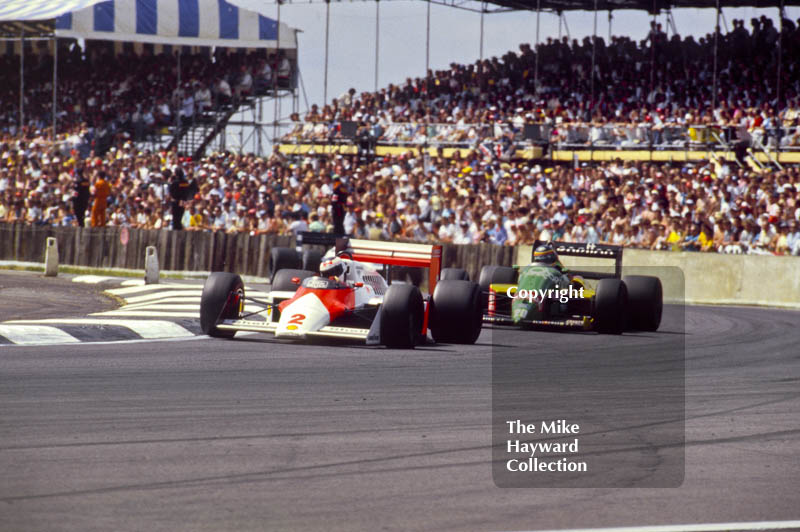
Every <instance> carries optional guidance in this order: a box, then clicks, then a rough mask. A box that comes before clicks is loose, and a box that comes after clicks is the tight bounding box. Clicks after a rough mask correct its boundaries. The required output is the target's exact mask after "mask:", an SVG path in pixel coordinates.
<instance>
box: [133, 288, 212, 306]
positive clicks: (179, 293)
mask: <svg viewBox="0 0 800 532" xmlns="http://www.w3.org/2000/svg"><path fill="white" fill-rule="evenodd" d="M202 293H203V290H202V288H195V289H188V290H169V291H164V292H155V293H153V294H143V295H141V296H122V298H123V299H124V300H125V302H126V303H128V304H133V303H144V302H146V301H158V300H159V299H166V298H168V297H200V296H201V294H202Z"/></svg>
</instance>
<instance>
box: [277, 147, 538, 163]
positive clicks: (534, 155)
mask: <svg viewBox="0 0 800 532" xmlns="http://www.w3.org/2000/svg"><path fill="white" fill-rule="evenodd" d="M278 149H279V150H280V152H281V153H283V154H285V155H322V154H324V155H355V154H357V153H358V148H357V147H356V146H353V145H351V144H281V145H280V146H279V147H278ZM424 149H425V148H420V147H418V146H378V147H376V148H375V154H376V155H377V156H379V157H384V156H386V155H403V154H405V153H410V154H412V155H419V154H421V153H422V151H423V150H424ZM312 151H313V153H312ZM472 151H473V150H471V149H469V148H444V149H442V156H443V157H445V158H446V159H452V158H453V157H456V156H458V157H461V158H462V159H463V158H466V157H467V156H468V155H469V154H470V153H471V152H472ZM543 153H544V151H543V150H542V148H541V147H539V146H533V147H531V148H526V149H524V150H517V152H516V153H515V154H514V158H515V159H526V160H533V159H541V158H542V155H543ZM428 155H430V156H431V157H436V156H437V155H438V149H437V148H428Z"/></svg>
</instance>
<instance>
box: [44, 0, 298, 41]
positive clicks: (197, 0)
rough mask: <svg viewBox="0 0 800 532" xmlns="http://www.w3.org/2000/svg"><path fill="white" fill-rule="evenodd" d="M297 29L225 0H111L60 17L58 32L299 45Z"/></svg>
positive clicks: (112, 38) (123, 38)
mask: <svg viewBox="0 0 800 532" xmlns="http://www.w3.org/2000/svg"><path fill="white" fill-rule="evenodd" d="M296 32H297V30H295V29H294V28H290V27H289V26H287V25H286V24H283V23H280V25H279V24H278V22H277V21H276V20H273V19H271V18H268V17H265V16H263V15H259V14H258V13H255V12H253V11H249V10H247V9H244V8H241V7H238V6H236V5H233V4H232V3H228V2H226V1H225V0H106V1H103V2H99V3H96V4H94V5H92V6H89V7H86V8H83V9H79V10H77V11H70V12H67V13H63V14H62V15H60V16H58V17H57V18H56V19H55V33H56V36H58V37H66V38H76V39H99V40H107V41H126V42H134V43H137V42H138V43H152V44H169V45H182V46H215V47H227V48H277V47H278V46H277V45H278V38H280V48H282V49H296V48H297V34H296Z"/></svg>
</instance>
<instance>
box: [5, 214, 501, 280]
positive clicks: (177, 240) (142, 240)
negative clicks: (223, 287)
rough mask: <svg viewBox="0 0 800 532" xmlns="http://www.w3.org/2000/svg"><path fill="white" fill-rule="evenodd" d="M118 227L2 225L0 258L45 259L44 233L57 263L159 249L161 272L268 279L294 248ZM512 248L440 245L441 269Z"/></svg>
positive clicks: (130, 256) (122, 262)
mask: <svg viewBox="0 0 800 532" xmlns="http://www.w3.org/2000/svg"><path fill="white" fill-rule="evenodd" d="M120 235H121V229H120V228H119V227H104V228H96V229H92V228H79V227H41V226H31V225H26V224H4V223H0V260H9V261H19V262H38V263H41V262H44V250H45V243H46V241H47V237H50V236H52V237H55V238H56V239H57V240H58V250H59V262H60V264H66V265H72V266H88V267H93V268H124V269H131V270H141V269H144V254H145V248H146V247H147V246H155V247H156V249H157V250H158V264H159V266H160V268H161V269H162V270H174V271H230V272H236V273H239V274H242V275H253V276H258V277H266V276H267V275H268V274H269V272H268V271H267V269H268V262H269V254H270V250H271V249H272V248H273V247H294V245H295V242H294V238H293V237H287V236H273V235H260V236H250V235H248V234H225V233H210V232H199V231H169V230H160V231H156V230H144V229H129V230H128V235H129V238H128V243H127V245H122V242H121V240H120ZM513 261H514V249H513V248H510V247H502V246H492V245H489V244H476V245H470V246H456V245H452V244H448V245H445V246H443V250H442V264H443V266H444V267H460V268H464V269H465V270H467V272H468V273H469V274H470V277H471V278H473V279H477V278H478V274H479V273H480V269H481V266H482V265H483V264H503V265H507V266H510V265H511V264H513Z"/></svg>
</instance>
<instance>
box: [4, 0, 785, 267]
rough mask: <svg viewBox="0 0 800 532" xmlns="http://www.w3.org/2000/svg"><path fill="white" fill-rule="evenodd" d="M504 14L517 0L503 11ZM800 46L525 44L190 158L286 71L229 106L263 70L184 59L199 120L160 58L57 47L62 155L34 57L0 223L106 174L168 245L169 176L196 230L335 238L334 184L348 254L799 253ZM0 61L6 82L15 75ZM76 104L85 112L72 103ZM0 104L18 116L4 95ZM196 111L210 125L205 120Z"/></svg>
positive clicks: (48, 218) (119, 210)
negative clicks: (563, 247) (508, 249)
mask: <svg viewBox="0 0 800 532" xmlns="http://www.w3.org/2000/svg"><path fill="white" fill-rule="evenodd" d="M119 1H121V0H117V2H119ZM693 5H695V4H693ZM696 5H699V4H696ZM537 6H538V7H539V8H540V9H544V8H549V9H571V8H576V9H577V8H581V7H586V4H585V3H584V4H580V3H577V2H574V3H571V4H569V3H564V4H560V5H555V4H548V3H545V2H544V1H542V2H540V3H538V4H537ZM509 7H518V8H529V7H530V4H528V3H517V4H516V5H514V6H510V5H509V4H506V3H503V2H500V3H498V4H497V8H498V9H506V8H509ZM594 7H597V8H605V7H608V5H607V4H603V5H602V7H601V6H594ZM656 7H657V8H664V7H665V6H660V5H657V6H656ZM482 11H488V7H487V6H486V5H484V8H483V9H482ZM798 45H800V30H799V29H798V27H797V26H796V25H795V24H794V23H793V22H792V21H789V20H786V19H784V20H782V22H781V23H780V24H778V25H777V27H776V26H775V25H774V24H773V23H772V22H771V21H770V20H769V19H767V18H766V17H764V18H763V19H760V20H756V21H755V22H754V23H751V28H750V30H748V29H747V28H745V27H744V22H743V21H741V22H740V21H737V22H736V23H735V24H734V29H732V30H731V31H729V32H727V33H725V34H722V33H721V32H718V35H717V37H716V38H715V39H713V40H711V41H709V40H700V41H698V42H696V41H694V40H693V39H691V38H685V39H682V38H681V37H679V36H678V35H673V36H672V38H671V39H666V36H665V35H662V34H661V33H659V29H658V27H657V26H654V27H653V31H652V33H651V38H650V39H649V40H648V41H647V42H645V43H636V42H634V41H632V40H630V39H628V38H626V37H624V36H617V37H613V38H612V39H610V41H609V42H608V43H604V42H603V41H602V40H601V39H599V38H595V39H587V40H585V41H584V42H582V43H581V42H577V41H574V42H569V40H562V41H556V40H549V41H546V42H542V43H538V44H536V43H535V44H534V46H529V45H523V46H521V47H520V50H519V51H518V52H511V51H509V52H508V53H507V54H505V55H504V56H503V57H502V58H497V59H495V58H492V59H481V60H480V61H478V62H476V63H474V64H471V65H451V67H450V69H448V70H442V71H435V72H434V71H430V72H429V74H428V75H427V76H426V77H423V78H416V79H412V80H408V81H407V82H406V83H404V84H399V85H394V84H392V85H389V86H387V87H385V88H381V89H378V90H375V91H373V92H361V93H356V92H355V91H351V92H349V93H347V94H346V95H343V96H342V97H339V98H336V99H334V100H332V101H329V102H323V103H322V104H321V105H320V104H315V105H313V106H311V108H310V109H308V110H307V112H305V113H303V114H302V116H301V113H299V112H297V109H296V106H294V107H293V111H295V112H293V113H292V116H291V122H292V127H291V128H290V130H289V132H288V133H287V134H286V135H285V136H284V137H283V138H282V139H281V143H280V144H279V145H277V146H276V147H275V148H276V149H275V150H273V152H272V154H271V155H270V156H268V157H256V156H254V155H243V154H235V153H231V152H230V151H226V150H225V149H224V148H225V147H224V146H219V145H218V146H216V148H215V149H213V153H211V154H210V155H208V156H201V154H200V152H201V151H202V147H203V146H201V145H199V144H197V143H191V142H188V141H187V143H186V144H181V143H180V139H188V138H191V134H190V132H191V131H192V130H193V129H195V128H199V127H201V126H202V127H206V128H210V129H209V130H208V132H207V133H200V134H199V137H202V138H203V139H207V138H208V136H209V135H211V134H212V133H214V134H216V133H218V132H219V127H220V124H221V123H222V122H225V123H229V122H228V120H229V119H230V117H231V116H233V111H235V110H236V109H241V108H242V106H245V107H246V106H248V105H249V106H250V107H249V108H250V109H256V108H257V106H256V105H254V104H253V103H252V102H253V101H254V99H255V98H257V97H258V96H275V94H274V92H275V89H276V88H278V87H280V83H284V84H285V85H284V87H286V90H289V91H291V90H294V91H296V85H293V83H294V81H293V80H291V78H284V80H283V81H282V82H280V81H277V80H279V79H280V77H279V76H272V77H271V78H269V79H270V80H272V84H271V85H270V83H264V80H263V79H262V80H261V89H259V88H258V86H259V79H258V76H253V75H252V72H250V73H251V77H253V79H252V84H251V92H250V93H249V94H247V93H245V92H244V91H241V90H240V91H239V92H238V94H237V88H239V89H241V88H242V85H241V84H239V85H237V83H236V82H234V83H228V85H229V87H228V91H227V92H226V91H224V90H220V89H219V81H218V79H219V78H225V79H238V80H241V79H243V77H244V76H241V77H236V76H239V75H240V74H241V73H242V71H243V69H244V70H253V69H254V70H256V71H257V70H258V68H261V69H262V71H263V70H264V65H265V64H269V61H268V60H266V61H265V59H264V57H263V55H259V54H260V52H259V51H257V50H256V51H249V52H243V51H242V52H237V53H233V54H224V55H222V56H219V55H213V56H212V55H211V54H207V53H205V52H204V51H203V50H202V48H199V49H195V50H186V51H185V54H184V53H183V52H182V53H181V54H180V55H179V56H178V57H180V58H181V61H183V62H188V64H189V65H190V66H189V67H188V68H187V69H186V72H191V73H192V74H191V75H192V76H193V77H194V79H192V78H189V79H185V78H184V79H182V80H181V81H182V82H183V83H187V82H188V83H190V84H193V83H195V82H196V83H198V84H199V85H200V86H199V89H200V90H201V91H202V90H203V89H204V88H208V89H209V90H210V92H211V93H212V97H211V101H212V103H211V105H210V106H209V107H208V108H207V109H203V110H202V111H201V112H199V113H198V107H197V102H198V101H205V98H204V97H200V98H198V97H197V87H194V86H192V85H190V86H189V87H186V86H184V87H180V84H178V85H176V84H175V82H176V81H177V79H175V78H176V77H177V76H174V75H172V74H171V67H169V66H167V67H165V66H164V65H163V61H160V60H159V57H161V58H163V55H159V52H162V51H163V49H161V50H156V49H155V48H154V49H153V50H152V51H149V50H147V49H146V48H144V47H143V45H142V50H143V52H144V53H141V54H137V55H134V54H133V53H132V52H131V50H130V49H128V50H126V49H125V45H118V46H117V47H115V48H114V49H113V50H112V49H109V48H108V47H107V46H106V47H105V48H103V47H102V46H98V47H95V45H90V46H87V48H86V49H87V50H88V51H89V53H83V54H81V53H79V52H78V50H77V49H76V48H74V47H66V48H65V49H64V50H63V51H59V52H58V54H57V55H58V57H59V60H58V64H59V65H61V64H63V65H64V68H60V71H61V72H62V77H61V79H62V82H63V84H64V88H63V89H62V88H60V90H61V94H62V96H64V98H65V100H67V101H66V103H65V104H61V105H59V106H58V108H59V109H60V111H59V120H60V121H63V125H62V126H61V127H63V129H59V131H63V133H64V135H63V137H64V138H62V139H61V140H60V142H56V143H53V142H51V141H50V140H49V139H48V133H47V131H46V129H47V124H48V123H49V122H48V120H47V119H46V117H47V111H48V105H47V100H46V99H45V97H44V96H43V94H47V92H48V88H47V77H46V74H47V73H48V72H49V71H50V70H51V65H52V61H51V63H50V66H48V63H47V62H46V61H45V60H42V61H40V62H39V63H38V64H36V63H35V66H34V67H33V68H32V70H31V71H30V72H29V74H28V75H29V76H31V77H29V78H28V79H36V80H38V83H37V85H36V87H37V88H36V89H34V91H31V92H30V93H26V95H27V94H30V95H31V96H28V97H27V99H28V100H29V102H30V103H29V107H30V113H31V114H32V115H33V116H35V117H36V120H38V121H39V122H38V123H37V124H36V126H37V127H35V128H31V129H28V130H27V131H26V132H25V133H24V134H22V135H20V132H19V130H18V129H14V128H13V126H12V127H9V128H8V130H7V132H6V133H4V136H3V137H2V138H0V151H2V159H3V161H2V162H1V163H0V194H2V200H3V201H2V204H0V205H1V206H2V207H1V208H0V220H5V221H9V222H26V223H35V224H55V225H64V224H74V223H76V220H75V216H74V215H73V214H71V210H72V208H71V204H70V201H71V200H70V198H71V191H72V186H73V181H74V178H75V176H76V175H81V174H83V175H87V176H89V177H95V176H96V175H99V173H100V172H105V173H106V174H107V175H108V176H110V178H111V180H112V183H113V189H114V193H113V195H114V202H113V204H112V206H111V208H110V210H111V213H110V214H111V216H110V219H111V223H113V224H116V225H128V226H132V227H143V228H152V229H160V228H165V227H167V226H169V225H170V224H171V223H172V220H171V219H170V216H171V214H170V212H169V210H168V209H166V208H165V205H166V202H167V200H168V197H167V195H166V192H165V189H164V186H163V183H164V181H165V180H166V179H168V178H169V175H170V174H171V173H172V172H173V171H174V168H175V167H176V166H179V167H181V168H182V169H183V170H184V171H185V172H186V173H187V175H188V177H189V178H190V179H195V180H196V181H197V183H198V185H199V187H198V192H197V194H196V196H195V197H194V198H192V199H189V200H188V201H186V207H187V208H186V212H185V214H184V220H183V225H184V226H185V227H186V228H188V229H189V230H209V231H226V232H245V233H250V234H270V233H280V234H291V233H296V232H298V231H301V230H304V229H307V228H310V229H312V230H326V229H330V227H331V226H332V218H331V210H330V207H331V192H332V186H333V181H334V179H336V178H339V179H342V180H343V181H345V182H346V184H347V187H348V189H349V201H348V213H347V216H346V219H345V228H346V230H347V231H348V233H351V234H355V235H357V236H359V237H362V238H380V239H406V240H414V241H443V242H454V243H475V242H488V243H493V244H500V245H517V244H526V243H531V242H533V241H534V240H535V239H537V238H539V239H542V238H544V239H546V238H557V239H564V240H574V241H588V242H608V243H614V244H621V245H627V246H634V247H644V248H649V249H665V250H666V249H683V250H696V251H719V252H730V253H776V254H795V255H800V229H799V228H798V222H800V205H798V193H800V170H798V167H797V166H796V164H795V163H797V162H798V158H799V157H798V156H800V136H799V135H798V127H800V122H798V120H800V99H798V96H799V95H800V64H798V61H797V58H796V57H794V56H793V54H792V53H790V52H791V50H795V49H797V47H798ZM60 46H61V45H60ZM133 46H134V51H135V50H136V47H137V46H139V45H136V44H134V45H133ZM164 46H167V45H164ZM117 48H119V49H117ZM280 48H281V49H282V45H281V47H280ZM267 49H269V48H267ZM278 51H280V50H278ZM126 54H128V55H126ZM45 55H46V54H45ZM267 57H268V56H267ZM295 57H296V56H295ZM123 59H124V61H125V64H126V65H129V67H128V72H134V73H135V74H134V78H133V79H140V80H146V81H147V82H148V83H149V84H151V85H154V86H156V87H157V90H155V91H154V96H153V98H154V99H153V101H152V105H153V108H154V109H156V110H163V111H161V113H162V115H165V116H161V117H159V116H155V115H154V116H153V119H154V122H153V123H154V131H156V132H159V131H166V132H167V133H168V136H169V140H168V141H167V142H165V143H162V144H158V142H154V141H152V140H148V139H144V142H151V144H150V145H149V146H146V145H144V144H142V141H143V139H142V135H145V136H147V135H150V137H148V138H149V139H152V138H153V133H152V131H153V130H150V131H144V130H138V129H137V128H136V123H137V121H136V120H135V119H134V115H135V113H136V110H135V109H134V108H135V106H136V105H137V104H138V103H139V101H138V100H137V99H136V98H135V97H133V96H131V95H129V94H128V91H127V90H126V89H129V88H130V87H129V86H126V85H125V83H126V79H122V78H119V77H117V75H118V71H119V69H118V68H114V63H113V61H115V60H116V61H120V60H123ZM5 61H6V63H5V64H4V65H3V66H2V68H3V69H4V72H5V71H6V70H5V69H6V68H10V65H11V63H10V62H9V61H10V60H9V59H5ZM12 62H13V61H12ZM184 64H186V63H184ZM712 64H713V65H715V66H714V67H713V68H710V67H709V65H712ZM253 65H255V66H253ZM269 70H270V71H272V72H274V71H275V70H278V71H279V70H280V69H279V68H278V67H277V66H276V67H275V68H273V67H270V69H269ZM295 70H296V69H295ZM37 71H39V73H38V74H37ZM589 73H594V75H589ZM93 74H94V78H92V75H93ZM37 75H38V76H39V77H38V78H35V77H33V76H37ZM70 76H74V77H70ZM83 79H88V82H84V83H83V84H79V80H83ZM772 80H774V81H775V82H774V83H772ZM778 80H780V81H778ZM245 85H246V84H245ZM13 86H14V83H12V84H11V85H8V86H6V87H4V88H3V90H4V94H6V95H9V94H12V93H13V90H12V89H13ZM214 87H216V88H217V91H216V92H215V91H214V90H213V88H214ZM715 87H716V88H717V90H714V88H715ZM87 88H89V89H91V90H88V91H87V90H86V89H87ZM187 88H188V89H190V90H189V91H187V90H186V89H187ZM37 90H38V91H39V92H40V93H41V94H40V95H36V94H37V92H36V91H37ZM179 90H182V91H183V92H182V93H178V95H179V97H177V98H176V91H179ZM192 91H194V92H192ZM270 91H272V92H270ZM85 92H89V95H85V94H84V93H85ZM92 92H94V95H92ZM76 95H77V96H80V97H81V98H83V97H84V96H85V97H86V98H85V99H81V101H80V102H79V103H77V104H76V102H74V101H73V102H72V107H70V103H69V101H68V100H69V98H76V97H77V96H76ZM190 96H191V97H192V98H191V99H192V100H193V101H192V102H191V103H187V102H186V100H188V99H189V97H190ZM201 96H202V95H201ZM223 97H227V99H228V100H227V101H222V102H220V99H223V100H224V98H223ZM90 100H93V102H92V103H91V105H90V103H89V101H90ZM275 101H276V102H277V100H275ZM3 102H4V104H3V110H4V112H5V113H6V115H7V116H12V115H13V114H14V113H13V108H14V106H13V103H12V100H10V99H9V98H7V97H4V99H3ZM248 102H250V103H248ZM88 107H91V108H93V110H94V111H97V112H95V113H94V115H93V120H95V121H96V122H95V123H96V124H103V123H104V121H107V122H105V123H109V124H112V125H111V126H108V127H111V128H112V132H121V133H122V135H115V134H112V135H110V136H106V137H104V136H103V135H101V134H100V133H101V132H102V131H103V129H102V128H98V127H96V126H95V127H94V128H93V130H92V131H93V142H94V144H89V143H87V142H86V141H85V139H84V138H83V137H82V136H81V135H83V134H84V133H85V130H84V127H85V126H84V125H83V122H84V121H85V119H86V112H85V111H86V109H87V108H88ZM276 108H277V104H276ZM183 109H187V111H188V110H191V116H193V117H194V116H199V117H200V118H199V119H195V122H193V124H194V125H193V126H192V127H186V125H185V123H184V122H181V121H178V120H180V118H178V119H176V116H177V117H180V115H181V111H182V110H183ZM167 111H168V112H169V113H167ZM210 113H216V114H215V115H213V116H214V118H213V120H206V119H205V118H203V117H204V115H206V114H210ZM140 114H141V113H140ZM184 115H185V116H186V115H188V112H187V113H184ZM220 115H221V116H222V117H223V118H219V117H220ZM275 115H276V116H277V115H278V113H276V114H275ZM42 117H45V118H42ZM204 121H205V122H206V123H205V124H203V122H204ZM145 122H148V123H149V122H150V119H149V118H148V119H147V120H146V121H145ZM6 123H9V124H11V121H10V120H8V121H7V122H6ZM261 123H262V122H261V120H259V119H256V120H254V121H253V124H254V125H257V124H261ZM198 124H199V125H198ZM113 128H116V129H113ZM131 128H132V129H131ZM215 129H216V131H214V130H215ZM36 130H39V131H40V132H39V133H37V132H36ZM124 133H127V136H126V135H124ZM156 134H157V133H156ZM223 138H224V137H223ZM102 139H106V140H105V141H103V140H102ZM103 142H105V143H106V144H103ZM105 147H107V148H108V151H107V152H106V151H105V150H104V148H105ZM92 150H94V151H95V155H99V156H100V157H95V156H90V152H91V151H92ZM208 151H212V150H208Z"/></svg>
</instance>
